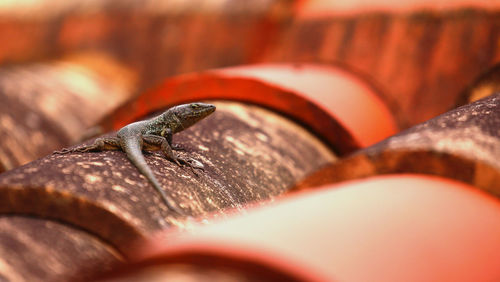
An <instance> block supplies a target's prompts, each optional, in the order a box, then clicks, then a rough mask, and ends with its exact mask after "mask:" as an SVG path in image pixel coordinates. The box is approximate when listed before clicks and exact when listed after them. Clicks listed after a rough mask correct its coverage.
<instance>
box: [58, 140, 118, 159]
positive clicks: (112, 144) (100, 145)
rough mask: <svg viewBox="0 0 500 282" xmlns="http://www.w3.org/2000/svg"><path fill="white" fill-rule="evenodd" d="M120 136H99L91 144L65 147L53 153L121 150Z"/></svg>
mask: <svg viewBox="0 0 500 282" xmlns="http://www.w3.org/2000/svg"><path fill="white" fill-rule="evenodd" d="M120 149H121V146H120V138H118V137H104V138H97V139H96V140H95V141H94V143H92V144H91V145H86V146H81V147H76V148H69V149H68V148H64V149H62V150H61V151H55V152H54V153H52V154H58V155H62V154H68V153H74V152H78V153H84V152H99V151H108V150H120Z"/></svg>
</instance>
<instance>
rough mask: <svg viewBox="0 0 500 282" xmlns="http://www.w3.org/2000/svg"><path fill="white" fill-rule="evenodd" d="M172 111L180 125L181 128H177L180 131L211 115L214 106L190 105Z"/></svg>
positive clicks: (176, 107)
mask: <svg viewBox="0 0 500 282" xmlns="http://www.w3.org/2000/svg"><path fill="white" fill-rule="evenodd" d="M172 110H173V113H174V114H175V115H176V116H177V118H178V119H179V121H180V122H181V123H182V126H181V127H180V128H179V131H180V130H184V129H186V128H188V127H190V126H191V125H193V124H195V123H196V122H198V121H199V120H201V119H203V118H205V117H207V116H208V115H210V114H211V113H213V112H214V111H215V106H214V105H212V104H206V103H190V104H183V105H179V106H175V107H174V108H173V109H172Z"/></svg>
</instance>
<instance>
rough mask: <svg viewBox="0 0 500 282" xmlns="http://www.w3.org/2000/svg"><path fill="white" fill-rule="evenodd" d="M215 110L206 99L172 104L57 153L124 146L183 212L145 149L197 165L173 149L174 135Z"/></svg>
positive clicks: (166, 198) (173, 207)
mask: <svg viewBox="0 0 500 282" xmlns="http://www.w3.org/2000/svg"><path fill="white" fill-rule="evenodd" d="M214 111H215V106H214V105H211V104H205V103H191V104H184V105H179V106H175V107H172V108H170V109H168V110H167V111H165V112H164V113H163V114H161V115H159V116H157V117H154V118H152V119H148V120H143V121H138V122H134V123H131V124H129V125H126V126H124V127H122V128H121V129H120V130H118V133H117V137H105V138H98V139H96V140H95V142H94V143H93V144H92V145H88V146H82V147H77V148H73V149H63V150H61V151H56V152H54V154H67V153H72V152H89V151H94V152H96V151H103V150H122V151H124V152H125V153H126V154H127V157H128V159H129V160H130V161H131V162H132V164H134V165H135V166H136V167H137V169H138V170H139V172H141V173H142V174H143V175H144V176H145V177H146V178H147V179H148V181H149V182H150V183H151V184H152V185H153V187H154V188H155V189H156V190H157V191H158V192H159V193H160V195H161V197H162V199H163V201H164V202H165V204H166V205H167V207H168V208H169V209H171V210H172V211H174V212H177V213H179V214H182V212H181V211H180V210H179V209H178V208H177V207H176V205H175V204H174V203H173V201H172V199H171V198H170V197H169V196H168V195H167V194H165V192H164V191H163V190H162V189H161V185H160V183H159V182H158V180H157V179H156V177H155V175H154V174H153V171H152V170H151V168H150V167H149V166H148V165H147V164H146V161H145V159H144V155H143V154H142V150H146V151H153V150H161V151H162V152H163V153H164V154H165V156H166V157H167V159H169V160H171V161H173V162H175V163H176V164H177V165H179V166H181V163H183V164H185V165H188V166H189V167H190V168H191V170H193V172H194V169H193V166H192V165H191V163H190V162H189V161H188V160H185V159H183V158H180V157H178V156H176V155H175V154H174V152H173V150H172V149H173V148H172V147H173V145H172V135H173V134H174V133H177V132H180V131H182V130H184V129H186V128H188V127H190V126H191V125H193V124H195V123H196V122H198V121H199V120H201V119H203V118H205V117H206V116H208V115H210V114H211V113H213V112H214Z"/></svg>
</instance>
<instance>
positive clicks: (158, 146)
mask: <svg viewBox="0 0 500 282" xmlns="http://www.w3.org/2000/svg"><path fill="white" fill-rule="evenodd" d="M142 140H143V142H144V147H143V149H144V150H160V151H162V152H163V154H165V156H166V157H167V159H169V160H171V161H173V162H175V163H176V164H177V165H178V166H181V163H182V164H185V165H187V166H189V167H190V168H191V170H192V171H193V173H194V174H196V175H198V174H197V173H196V172H195V171H194V167H193V165H192V164H191V163H190V162H189V161H188V160H185V159H183V158H181V157H178V156H176V155H175V154H174V152H173V150H172V147H171V146H170V144H169V142H168V139H167V138H165V137H162V136H158V135H151V134H148V135H143V136H142Z"/></svg>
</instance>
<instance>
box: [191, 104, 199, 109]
mask: <svg viewBox="0 0 500 282" xmlns="http://www.w3.org/2000/svg"><path fill="white" fill-rule="evenodd" d="M199 107H200V105H198V104H191V108H192V109H198V108H199Z"/></svg>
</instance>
